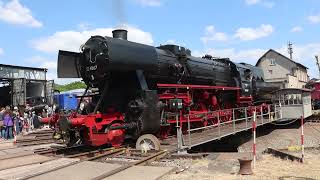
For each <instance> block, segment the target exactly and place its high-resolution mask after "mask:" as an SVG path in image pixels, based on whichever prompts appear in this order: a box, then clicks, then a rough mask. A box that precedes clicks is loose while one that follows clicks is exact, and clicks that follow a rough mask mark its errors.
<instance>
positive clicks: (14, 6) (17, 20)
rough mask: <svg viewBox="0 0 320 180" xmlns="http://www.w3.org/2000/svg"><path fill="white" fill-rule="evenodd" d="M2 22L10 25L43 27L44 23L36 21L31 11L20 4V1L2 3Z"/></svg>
mask: <svg viewBox="0 0 320 180" xmlns="http://www.w3.org/2000/svg"><path fill="white" fill-rule="evenodd" d="M0 20H1V21H4V22H6V23H9V24H19V25H25V26H29V27H42V23H41V22H40V21H38V20H36V19H35V18H34V17H33V16H32V13H31V11H30V9H28V8H27V7H26V6H23V5H22V4H20V2H19V0H12V1H9V2H7V3H4V2H2V1H0Z"/></svg>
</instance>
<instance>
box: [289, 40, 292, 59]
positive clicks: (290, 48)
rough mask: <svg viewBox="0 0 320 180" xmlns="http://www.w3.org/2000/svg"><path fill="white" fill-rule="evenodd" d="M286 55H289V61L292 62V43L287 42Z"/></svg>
mask: <svg viewBox="0 0 320 180" xmlns="http://www.w3.org/2000/svg"><path fill="white" fill-rule="evenodd" d="M288 53H289V54H290V59H291V60H292V53H293V50H292V42H290V41H289V42H288Z"/></svg>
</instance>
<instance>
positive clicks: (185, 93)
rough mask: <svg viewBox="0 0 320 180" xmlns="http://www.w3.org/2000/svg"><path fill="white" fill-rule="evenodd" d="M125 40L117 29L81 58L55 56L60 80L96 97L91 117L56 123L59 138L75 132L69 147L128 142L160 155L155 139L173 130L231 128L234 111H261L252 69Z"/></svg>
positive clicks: (256, 77)
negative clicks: (73, 81) (80, 84)
mask: <svg viewBox="0 0 320 180" xmlns="http://www.w3.org/2000/svg"><path fill="white" fill-rule="evenodd" d="M126 37H127V36H126V31H123V30H117V31H114V37H113V38H112V37H103V36H92V37H91V38H90V39H89V40H88V41H87V42H86V43H85V44H84V45H82V46H81V52H80V53H75V52H68V51H59V57H58V77H61V78H82V79H83V81H84V82H85V83H86V84H87V86H88V87H92V88H97V89H98V90H99V95H96V96H94V97H93V100H92V102H93V103H95V104H93V107H95V108H94V110H93V111H92V112H91V113H89V114H88V115H80V114H72V115H69V116H67V118H58V119H59V120H57V121H59V123H58V124H59V126H61V127H59V128H58V129H59V130H60V131H64V132H66V131H70V132H79V133H70V132H69V133H64V134H65V135H70V136H73V137H69V138H68V139H69V140H70V142H71V141H73V142H79V139H80V141H82V142H83V143H85V144H89V145H93V146H100V145H105V144H111V145H112V146H120V145H122V144H123V143H124V142H125V141H126V140H130V139H132V140H134V141H135V140H137V143H136V146H137V148H139V147H142V146H143V145H145V144H148V146H149V145H150V144H151V145H150V146H149V148H158V147H159V146H160V144H159V142H158V140H157V139H158V138H159V139H164V138H167V137H168V136H172V135H173V136H174V135H175V134H176V132H175V130H176V126H177V123H179V124H180V125H179V126H180V127H182V131H183V132H186V131H187V124H188V122H190V126H191V127H192V128H194V127H195V128H196V127H203V126H208V125H214V124H217V123H218V121H220V122H231V120H232V118H233V116H234V113H235V112H234V111H233V110H232V109H231V108H237V107H247V108H246V111H245V112H239V111H237V112H236V113H238V114H240V115H243V114H246V115H248V116H250V114H252V112H253V111H262V110H265V106H264V104H262V105H261V106H260V107H258V108H256V107H253V95H255V93H253V92H257V93H259V91H257V90H260V88H265V87H264V86H259V87H258V85H259V84H258V83H256V82H260V81H261V82H263V78H262V76H261V77H260V74H261V73H257V70H256V69H255V68H254V67H251V66H248V65H241V64H236V63H233V62H232V61H230V60H229V59H228V58H213V57H208V56H205V57H203V58H198V57H194V56H192V55H191V51H190V50H188V49H186V48H184V47H180V46H176V45H163V46H160V47H153V46H148V45H144V44H139V43H134V42H130V41H127V39H126ZM252 73H253V74H252ZM264 85H267V84H264ZM238 114H237V115H238ZM73 134H75V135H73ZM77 134H80V135H79V136H78V135H77Z"/></svg>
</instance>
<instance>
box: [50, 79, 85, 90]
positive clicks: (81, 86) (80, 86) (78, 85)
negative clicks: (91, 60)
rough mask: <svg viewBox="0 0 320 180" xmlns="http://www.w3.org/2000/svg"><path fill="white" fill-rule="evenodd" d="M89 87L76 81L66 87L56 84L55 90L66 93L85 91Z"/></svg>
mask: <svg viewBox="0 0 320 180" xmlns="http://www.w3.org/2000/svg"><path fill="white" fill-rule="evenodd" d="M86 87H87V86H86V84H85V83H84V82H81V81H76V82H72V83H69V84H65V85H59V84H55V88H54V89H55V90H57V91H60V92H64V91H70V90H73V89H85V88H86Z"/></svg>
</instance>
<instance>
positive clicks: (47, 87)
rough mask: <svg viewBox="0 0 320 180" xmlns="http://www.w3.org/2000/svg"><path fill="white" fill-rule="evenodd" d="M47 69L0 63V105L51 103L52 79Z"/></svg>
mask: <svg viewBox="0 0 320 180" xmlns="http://www.w3.org/2000/svg"><path fill="white" fill-rule="evenodd" d="M46 74H47V69H45V68H34V67H24V66H14V65H7V64H0V106H5V105H11V106H27V105H29V106H37V105H40V104H52V102H53V90H54V88H53V85H54V82H53V80H49V81H48V80H47V79H46Z"/></svg>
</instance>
